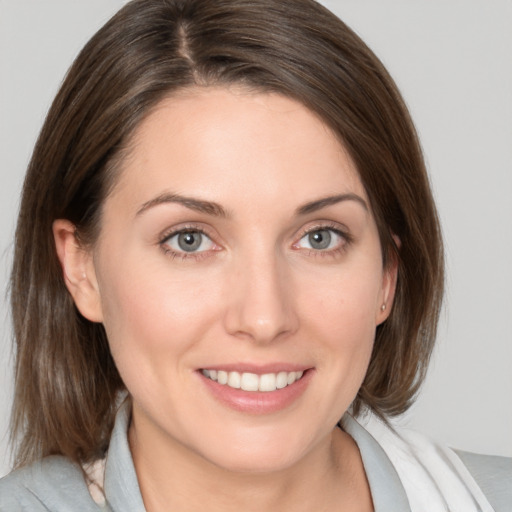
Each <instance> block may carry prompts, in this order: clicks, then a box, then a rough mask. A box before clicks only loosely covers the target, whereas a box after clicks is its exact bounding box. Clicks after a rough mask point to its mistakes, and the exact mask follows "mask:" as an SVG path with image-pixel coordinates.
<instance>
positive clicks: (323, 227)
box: [293, 223, 354, 258]
mask: <svg viewBox="0 0 512 512" xmlns="http://www.w3.org/2000/svg"><path fill="white" fill-rule="evenodd" d="M317 231H331V232H333V233H335V234H336V235H337V236H339V237H340V238H341V239H342V240H343V241H342V242H341V244H340V246H339V247H336V248H334V249H327V250H320V249H303V251H307V256H313V257H315V258H325V257H327V258H332V257H336V256H339V255H340V254H343V253H344V252H345V251H346V250H347V248H348V247H349V246H350V245H351V244H352V243H353V242H354V238H353V236H352V235H350V234H349V233H347V232H346V231H343V230H341V229H340V228H339V226H338V225H337V224H332V223H327V224H325V223H324V224H318V225H315V226H310V227H308V228H306V229H305V230H304V231H303V232H302V233H301V235H300V237H299V239H298V241H297V242H296V243H294V244H293V245H294V246H295V245H297V244H298V243H299V242H300V241H301V240H302V239H303V238H304V237H306V236H308V235H310V234H311V233H315V232H317ZM297 250H300V249H297Z"/></svg>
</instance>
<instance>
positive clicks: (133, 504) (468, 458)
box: [0, 407, 512, 512]
mask: <svg viewBox="0 0 512 512" xmlns="http://www.w3.org/2000/svg"><path fill="white" fill-rule="evenodd" d="M128 423H129V410H128V408H127V407H123V408H121V410H120V412H119V414H118V416H117V418H116V424H115V427H114V431H113V433H112V439H111V443H110V448H109V453H108V457H107V462H106V467H105V495H106V498H107V503H106V505H105V507H103V508H102V507H101V506H99V505H98V504H96V503H95V502H94V500H93V499H92V497H91V495H90V493H89V490H88V487H87V484H86V482H85V479H84V473H83V471H82V469H81V468H80V467H79V466H78V465H77V464H75V463H73V462H71V461H70V460H68V459H67V458H65V457H63V456H57V455H54V456H50V457H46V458H44V459H43V460H41V461H38V462H36V463H34V464H32V465H30V466H27V467H24V468H21V469H19V470H17V471H14V472H13V473H11V474H10V475H7V476H6V477H4V478H3V479H1V480H0V511H1V512H70V511H80V512H89V511H91V512H92V511H95V512H98V511H101V510H103V511H105V510H106V511H111V512H145V508H144V503H143V501H142V496H141V493H140V489H139V485H138V482H137V476H136V474H135V468H134V465H133V460H132V457H131V453H130V449H129V446H128V437H127V431H128ZM344 428H345V430H346V431H347V432H348V433H349V434H350V435H351V436H352V437H353V438H354V440H355V442H356V443H357V445H358V447H359V450H360V452H361V457H362V460H363V464H364V467H365V470H366V473H367V477H368V482H369V484H370V490H371V493H372V498H373V503H374V507H375V512H410V510H411V509H410V506H409V502H408V500H407V495H406V493H405V491H404V488H403V485H402V483H401V482H400V479H399V477H398V474H397V473H396V471H395V468H394V467H393V465H392V464H391V462H390V460H389V458H388V457H387V455H386V454H385V452H384V451H383V450H382V448H381V447H380V446H379V444H378V443H377V442H376V441H375V439H374V438H373V437H372V436H371V435H370V434H369V433H368V432H367V431H366V430H365V429H364V428H362V427H361V426H360V425H359V424H358V423H357V422H356V421H354V420H350V419H349V420H348V421H345V422H344ZM458 454H459V457H460V458H461V459H462V461H463V462H464V463H465V464H466V467H467V468H468V469H469V470H470V472H471V473H472V475H473V477H474V478H475V480H476V481H477V482H478V484H479V485H480V487H481V489H482V490H483V491H484V493H485V494H486V496H487V498H488V500H489V502H490V503H491V505H492V506H493V507H494V509H495V511H496V512H511V511H512V459H509V458H506V457H489V456H482V455H475V454H469V453H464V452H458Z"/></svg>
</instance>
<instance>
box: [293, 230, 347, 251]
mask: <svg viewBox="0 0 512 512" xmlns="http://www.w3.org/2000/svg"><path fill="white" fill-rule="evenodd" d="M345 242H346V237H345V236H343V234H342V233H341V232H340V231H338V230H336V229H332V228H317V229H313V230H312V231H309V232H308V233H306V234H305V235H304V236H303V237H302V238H301V239H300V240H299V241H298V242H297V243H296V244H295V245H294V247H296V248H299V249H313V250H315V251H329V250H333V249H337V248H339V247H341V246H342V245H343V244H344V243H345Z"/></svg>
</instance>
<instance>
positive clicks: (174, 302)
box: [101, 260, 219, 380]
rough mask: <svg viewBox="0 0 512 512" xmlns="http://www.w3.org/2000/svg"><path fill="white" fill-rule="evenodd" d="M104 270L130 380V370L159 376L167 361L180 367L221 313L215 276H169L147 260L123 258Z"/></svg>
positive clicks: (118, 353) (121, 363)
mask: <svg viewBox="0 0 512 512" xmlns="http://www.w3.org/2000/svg"><path fill="white" fill-rule="evenodd" d="M141 261H142V260H141ZM102 274H103V276H104V278H103V279H102V280H101V281H102V287H101V289H102V293H101V295H102V308H103V315H104V325H105V329H106V332H107V337H108V339H109V344H110V349H111V352H112V355H113V357H114V360H115V361H116V365H117V366H118V368H119V371H120V373H121V376H122V377H123V379H125V380H127V379H128V378H129V375H130V374H132V375H133V376H134V377H135V378H137V379H143V378H151V377H148V376H152V375H154V376H155V377H157V373H158V370H157V369H158V368H159V367H162V368H163V365H161V364H158V363H159V362H161V361H163V360H165V361H166V364H167V365H171V368H169V366H168V367H167V369H172V367H173V366H174V367H175V368H177V367H178V366H179V363H180V361H181V358H182V357H184V356H185V355H186V353H187V352H189V351H190V349H191V348H193V346H194V345H195V344H196V343H197V342H198V340H200V339H201V337H202V335H203V333H204V332H205V331H206V330H207V329H208V328H209V326H210V325H211V323H212V322H213V321H214V319H215V318H217V317H218V314H217V309H218V305H219V300H218V297H216V296H215V293H216V290H217V288H218V287H216V286H215V285H214V283H213V282H212V278H209V279H208V278H207V277H206V276H202V278H201V279H199V276H197V275H192V274H190V273H189V274H188V275H187V276H180V275H176V274H173V275H172V276H169V275H168V274H169V272H167V274H166V273H165V271H164V269H162V268H161V266H159V265H158V266H157V265H155V266H153V267H152V266H151V265H148V264H147V262H146V264H136V263H134V264H130V263H129V262H128V263H126V264H123V263H120V264H119V265H118V266H116V268H111V269H105V271H104V272H103V273H102ZM155 370H156V372H155Z"/></svg>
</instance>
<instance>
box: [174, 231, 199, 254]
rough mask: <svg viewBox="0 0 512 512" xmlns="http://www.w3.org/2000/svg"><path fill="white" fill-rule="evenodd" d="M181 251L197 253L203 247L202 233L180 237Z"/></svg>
mask: <svg viewBox="0 0 512 512" xmlns="http://www.w3.org/2000/svg"><path fill="white" fill-rule="evenodd" d="M178 245H179V246H180V249H182V250H184V251H186V252H192V251H195V250H196V249H197V248H198V247H199V246H200V245H201V234H200V233H182V234H181V235H179V237H178Z"/></svg>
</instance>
